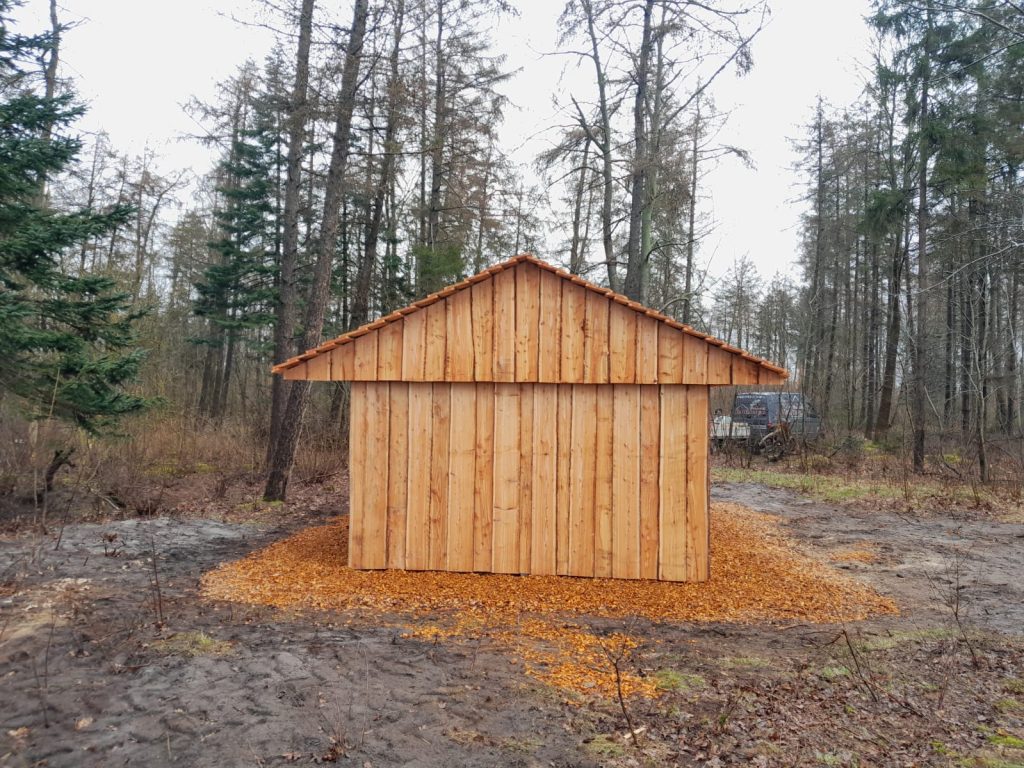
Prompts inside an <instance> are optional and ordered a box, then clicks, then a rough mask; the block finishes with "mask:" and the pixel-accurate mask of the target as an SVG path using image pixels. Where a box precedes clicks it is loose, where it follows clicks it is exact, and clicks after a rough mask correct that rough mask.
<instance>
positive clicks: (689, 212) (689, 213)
mask: <svg viewBox="0 0 1024 768" xmlns="http://www.w3.org/2000/svg"><path fill="white" fill-rule="evenodd" d="M694 108H695V110H696V111H695V112H694V115H693V144H692V146H691V148H690V156H691V160H690V199H689V201H688V202H687V206H686V218H687V230H686V273H685V275H684V278H683V317H682V321H683V322H684V323H686V324H690V323H692V322H693V253H694V248H695V246H696V242H697V174H698V170H699V168H700V99H699V98H698V99H697V103H696V104H695V105H694Z"/></svg>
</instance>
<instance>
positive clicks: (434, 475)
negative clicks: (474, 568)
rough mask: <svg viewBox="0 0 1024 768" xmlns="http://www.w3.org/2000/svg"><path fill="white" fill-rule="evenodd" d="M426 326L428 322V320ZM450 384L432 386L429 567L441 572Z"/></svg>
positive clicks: (445, 531) (444, 544) (445, 542)
mask: <svg viewBox="0 0 1024 768" xmlns="http://www.w3.org/2000/svg"><path fill="white" fill-rule="evenodd" d="M427 325H428V327H429V325H430V323H429V322H428V323H427ZM449 389H450V387H449V386H448V385H447V384H441V383H437V384H434V385H433V388H432V392H431V398H430V403H431V420H430V421H431V425H430V431H431V433H432V435H433V439H432V440H431V443H430V558H429V559H430V570H432V571H442V570H444V567H445V561H446V560H447V557H446V555H447V552H446V550H447V545H448V467H449V462H450V456H449V451H448V449H449V442H448V441H449V438H450V425H451V399H450V394H449Z"/></svg>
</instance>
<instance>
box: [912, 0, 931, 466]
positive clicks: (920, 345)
mask: <svg viewBox="0 0 1024 768" xmlns="http://www.w3.org/2000/svg"><path fill="white" fill-rule="evenodd" d="M927 19H928V27H927V29H926V30H925V50H924V71H923V73H922V75H921V98H920V103H919V104H918V108H919V110H920V113H919V116H918V119H919V121H920V132H921V135H920V139H919V144H918V153H919V157H918V162H919V164H920V165H919V167H918V173H917V187H918V189H917V291H918V296H917V329H916V330H917V333H916V334H915V335H914V356H913V359H914V378H913V397H912V398H911V401H912V402H911V420H912V421H913V422H914V443H913V452H912V453H913V462H914V472H916V473H919V474H920V473H922V472H924V453H925V451H924V449H925V445H924V438H925V423H924V420H925V402H926V400H927V398H928V392H927V389H926V372H925V368H926V361H927V359H928V350H927V348H926V347H927V341H928V161H929V158H930V156H931V146H930V141H931V140H930V138H929V136H928V131H927V130H926V129H927V126H928V121H929V117H928V91H929V88H930V86H931V82H930V76H931V60H930V56H931V52H930V48H931V42H930V38H931V34H932V6H931V2H930V0H929V3H928V9H927Z"/></svg>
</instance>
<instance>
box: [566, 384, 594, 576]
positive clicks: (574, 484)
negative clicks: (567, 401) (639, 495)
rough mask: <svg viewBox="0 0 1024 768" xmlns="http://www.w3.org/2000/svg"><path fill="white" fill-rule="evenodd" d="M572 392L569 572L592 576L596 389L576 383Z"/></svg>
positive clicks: (575, 574)
mask: <svg viewBox="0 0 1024 768" xmlns="http://www.w3.org/2000/svg"><path fill="white" fill-rule="evenodd" d="M572 391H573V394H572V446H571V450H570V457H571V458H570V465H569V569H568V572H569V574H570V575H571V576H593V575H594V525H595V516H594V468H595V465H596V462H595V456H594V450H595V448H596V447H597V387H595V386H594V385H592V384H577V385H575V386H574V387H573V388H572Z"/></svg>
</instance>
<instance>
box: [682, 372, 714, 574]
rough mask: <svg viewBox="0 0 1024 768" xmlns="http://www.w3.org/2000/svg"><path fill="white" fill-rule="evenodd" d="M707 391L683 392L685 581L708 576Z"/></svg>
mask: <svg viewBox="0 0 1024 768" xmlns="http://www.w3.org/2000/svg"><path fill="white" fill-rule="evenodd" d="M708 408H709V404H708V388H707V387H700V386H694V387H687V388H686V426H687V430H686V467H687V478H686V578H687V580H689V581H706V580H707V579H708V577H709V576H710V568H709V565H710V558H709V554H708V553H709V549H710V546H711V542H710V539H709V536H710V525H709V520H708V514H709V510H708V420H709V412H708Z"/></svg>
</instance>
